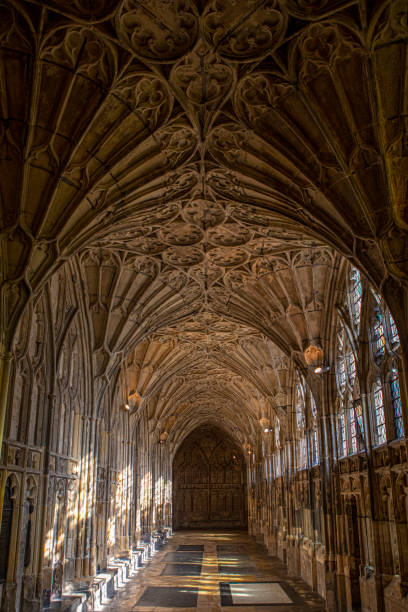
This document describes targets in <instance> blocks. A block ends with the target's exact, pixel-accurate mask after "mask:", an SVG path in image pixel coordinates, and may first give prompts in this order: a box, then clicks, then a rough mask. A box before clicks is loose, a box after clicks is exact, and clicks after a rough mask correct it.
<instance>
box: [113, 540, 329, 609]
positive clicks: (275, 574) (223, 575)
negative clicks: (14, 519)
mask: <svg viewBox="0 0 408 612" xmlns="http://www.w3.org/2000/svg"><path fill="white" fill-rule="evenodd" d="M324 608H325V607H324V602H323V600H322V599H320V598H319V597H318V596H317V595H315V594H314V593H313V592H312V591H311V590H310V589H309V587H308V586H307V585H306V584H305V583H304V582H303V581H302V580H300V579H298V578H292V577H290V576H288V574H287V573H286V572H285V570H284V567H283V565H282V564H281V562H280V561H279V560H278V559H275V558H273V557H269V556H268V555H267V554H266V552H265V549H264V548H263V547H262V546H260V545H258V544H256V543H255V541H254V539H253V538H251V537H249V536H248V534H246V533H244V532H238V531H231V532H221V531H219V532H217V531H215V532H204V531H180V532H178V533H177V534H174V535H173V536H172V537H171V538H170V539H169V541H168V542H167V544H166V545H165V547H164V548H163V550H161V551H160V552H158V553H156V555H155V556H154V557H153V559H152V560H151V561H150V562H149V564H147V565H146V567H145V568H143V569H142V570H140V571H139V573H138V574H137V575H136V576H135V577H134V578H132V579H131V580H130V581H129V583H128V584H127V585H126V586H125V587H124V588H122V589H121V590H120V591H119V593H118V594H117V595H116V596H115V598H114V599H113V600H112V602H111V603H110V604H108V605H106V606H105V610H107V611H109V612H119V611H120V612H130V610H136V611H140V612H147V611H150V610H155V611H156V612H170V610H171V611H172V612H175V611H177V610H180V612H182V611H183V612H189V611H192V610H199V611H201V612H218V611H221V610H225V611H230V612H233V611H237V612H255V611H257V610H258V611H259V612H267V611H270V612H305V611H308V612H313V611H314V612H323V610H324Z"/></svg>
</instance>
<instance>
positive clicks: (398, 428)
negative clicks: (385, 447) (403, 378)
mask: <svg viewBox="0 0 408 612" xmlns="http://www.w3.org/2000/svg"><path fill="white" fill-rule="evenodd" d="M390 384H391V400H392V412H393V416H394V427H395V436H396V437H397V438H403V437H404V425H403V422H402V406H401V393H400V386H399V377H398V370H397V368H396V366H395V364H394V365H393V367H392V370H391V380H390Z"/></svg>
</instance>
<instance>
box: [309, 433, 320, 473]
mask: <svg viewBox="0 0 408 612" xmlns="http://www.w3.org/2000/svg"><path fill="white" fill-rule="evenodd" d="M311 461H312V465H317V464H318V463H319V440H318V435H317V427H315V428H314V429H313V430H312V434H311Z"/></svg>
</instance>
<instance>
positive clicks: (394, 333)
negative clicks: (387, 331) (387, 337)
mask: <svg viewBox="0 0 408 612" xmlns="http://www.w3.org/2000/svg"><path fill="white" fill-rule="evenodd" d="M388 316H389V320H390V328H391V344H392V345H393V346H399V344H400V339H399V334H398V330H397V326H396V325H395V321H394V319H393V318H392V315H391V314H390V315H388Z"/></svg>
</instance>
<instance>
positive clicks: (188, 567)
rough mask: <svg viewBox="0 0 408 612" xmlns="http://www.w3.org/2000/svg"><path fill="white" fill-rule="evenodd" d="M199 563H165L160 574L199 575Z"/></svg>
mask: <svg viewBox="0 0 408 612" xmlns="http://www.w3.org/2000/svg"><path fill="white" fill-rule="evenodd" d="M201 567H202V566H201V565H198V564H195V563H167V565H166V566H165V568H164V569H163V571H162V573H161V574H160V575H161V576H199V575H200V574H201Z"/></svg>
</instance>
